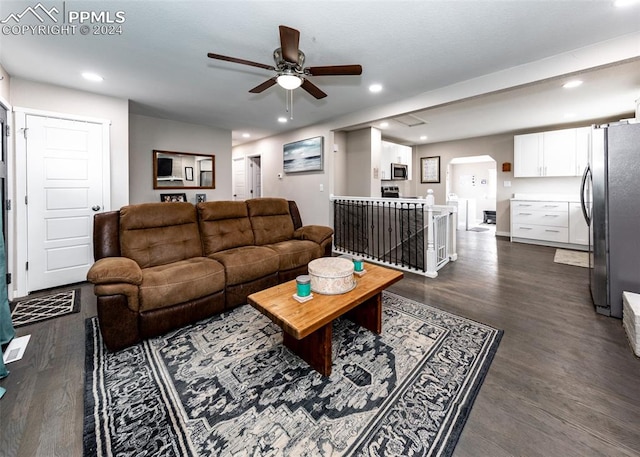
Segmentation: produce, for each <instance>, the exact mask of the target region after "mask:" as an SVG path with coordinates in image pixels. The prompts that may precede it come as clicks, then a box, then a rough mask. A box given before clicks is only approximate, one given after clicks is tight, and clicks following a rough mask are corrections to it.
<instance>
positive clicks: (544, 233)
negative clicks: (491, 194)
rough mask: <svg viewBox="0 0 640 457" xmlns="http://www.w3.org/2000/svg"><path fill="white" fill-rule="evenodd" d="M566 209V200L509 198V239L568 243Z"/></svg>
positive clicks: (567, 216) (567, 215)
mask: <svg viewBox="0 0 640 457" xmlns="http://www.w3.org/2000/svg"><path fill="white" fill-rule="evenodd" d="M568 209H569V207H568V203H567V202H553V201H531V200H511V240H512V241H513V240H514V238H516V239H518V238H523V239H528V240H538V241H552V242H555V243H568V242H569V212H568ZM516 241H517V240H516Z"/></svg>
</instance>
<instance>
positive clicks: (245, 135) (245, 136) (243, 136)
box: [242, 133, 251, 138]
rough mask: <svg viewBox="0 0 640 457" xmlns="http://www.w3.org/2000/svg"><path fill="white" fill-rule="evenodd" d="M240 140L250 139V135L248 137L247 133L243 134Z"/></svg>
mask: <svg viewBox="0 0 640 457" xmlns="http://www.w3.org/2000/svg"><path fill="white" fill-rule="evenodd" d="M242 138H251V135H249V134H248V133H243V134H242Z"/></svg>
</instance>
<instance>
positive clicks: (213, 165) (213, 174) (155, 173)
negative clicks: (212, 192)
mask: <svg viewBox="0 0 640 457" xmlns="http://www.w3.org/2000/svg"><path fill="white" fill-rule="evenodd" d="M166 155H173V156H175V157H180V158H182V157H193V161H194V164H193V165H194V166H191V167H184V166H182V165H181V168H183V170H182V173H181V175H180V176H181V177H183V178H182V180H181V181H182V182H183V183H186V182H189V181H187V180H186V179H185V178H186V176H185V174H186V170H184V168H191V175H192V176H191V177H192V178H194V179H195V174H196V173H197V171H195V164H196V163H195V162H197V159H196V158H197V157H202V158H204V159H211V185H210V186H186V185H185V186H160V185H159V184H158V183H159V181H158V158H159V157H161V156H166ZM194 182H196V181H194ZM153 188H154V189H170V190H171V189H174V190H176V189H215V188H216V156H215V155H213V154H195V153H192V152H176V151H160V150H157V149H154V150H153Z"/></svg>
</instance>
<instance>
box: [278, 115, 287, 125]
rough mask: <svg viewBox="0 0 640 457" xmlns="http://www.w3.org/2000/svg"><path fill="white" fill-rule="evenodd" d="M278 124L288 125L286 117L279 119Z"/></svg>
mask: <svg viewBox="0 0 640 457" xmlns="http://www.w3.org/2000/svg"><path fill="white" fill-rule="evenodd" d="M278 122H280V123H281V124H286V123H287V118H286V117H279V118H278Z"/></svg>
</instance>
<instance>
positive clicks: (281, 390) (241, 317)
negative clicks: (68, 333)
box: [83, 291, 503, 457]
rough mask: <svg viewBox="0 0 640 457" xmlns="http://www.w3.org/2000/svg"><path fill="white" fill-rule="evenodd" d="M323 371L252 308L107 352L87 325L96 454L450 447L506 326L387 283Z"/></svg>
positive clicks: (344, 333)
mask: <svg viewBox="0 0 640 457" xmlns="http://www.w3.org/2000/svg"><path fill="white" fill-rule="evenodd" d="M382 302H383V325H382V334H380V335H376V334H374V333H373V332H370V331H369V330H366V329H362V328H360V327H359V326H358V325H356V324H354V323H352V322H351V321H349V320H348V319H337V320H336V321H335V322H334V325H333V342H332V347H333V350H334V352H333V370H332V372H331V375H330V376H326V377H325V376H322V375H321V374H320V373H318V372H317V371H315V370H314V369H313V368H310V367H309V366H308V365H307V364H306V363H305V362H303V361H302V360H300V359H299V358H298V357H297V356H296V355H295V354H293V353H292V352H290V351H289V350H288V349H287V348H285V347H284V345H283V344H282V330H281V329H280V328H278V326H276V325H275V324H273V323H272V322H271V321H270V320H269V319H268V318H267V317H265V316H263V315H262V314H260V313H259V312H258V311H256V310H255V309H254V308H252V307H251V306H249V305H244V306H240V307H237V308H235V309H233V310H230V311H227V312H225V313H224V314H220V315H217V316H214V317H211V318H209V319H206V320H203V321H200V322H198V323H196V324H193V325H189V326H186V327H184V328H181V329H178V330H176V331H173V332H170V333H168V334H166V335H163V336H160V337H158V338H153V339H150V340H146V341H144V342H143V343H140V344H137V345H135V346H131V347H128V348H125V349H122V350H120V351H117V352H110V351H107V350H106V349H105V347H104V344H103V342H102V340H101V338H100V331H99V329H98V326H97V318H90V319H87V320H86V321H85V322H86V329H87V333H86V345H87V346H86V358H85V363H86V365H85V370H86V371H85V372H86V378H85V395H84V401H85V409H84V411H85V415H84V434H83V437H84V456H85V457H89V456H112V455H117V456H122V457H125V456H127V457H134V456H140V455H148V456H151V455H154V456H160V455H162V456H181V457H207V456H216V457H224V456H234V457H236V456H273V457H277V456H314V457H322V456H331V457H347V456H348V457H351V456H363V455H367V456H369V455H376V456H385V457H392V456H427V455H429V456H440V457H450V456H451V455H452V454H453V451H454V448H455V445H456V442H457V441H458V437H459V436H460V434H461V432H462V429H463V427H464V424H465V422H466V420H467V417H468V416H469V413H470V412H471V407H472V405H473V402H474V399H475V398H476V395H477V394H478V392H479V390H480V387H481V385H482V382H483V380H484V378H485V375H486V374H487V371H488V370H489V366H490V365H491V361H492V359H493V357H494V354H495V353H496V350H497V348H498V344H499V342H500V338H501V337H502V333H503V332H502V331H501V330H497V329H495V328H492V327H489V326H487V325H484V324H480V323H478V322H474V321H472V320H469V319H466V318H464V317H461V316H457V315H454V314H450V313H448V312H445V311H442V310H440V309H437V308H435V307H432V306H429V305H427V304H423V303H418V302H415V301H412V300H408V299H406V298H403V297H400V296H398V295H395V294H392V293H389V292H386V291H385V292H383V295H382Z"/></svg>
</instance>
